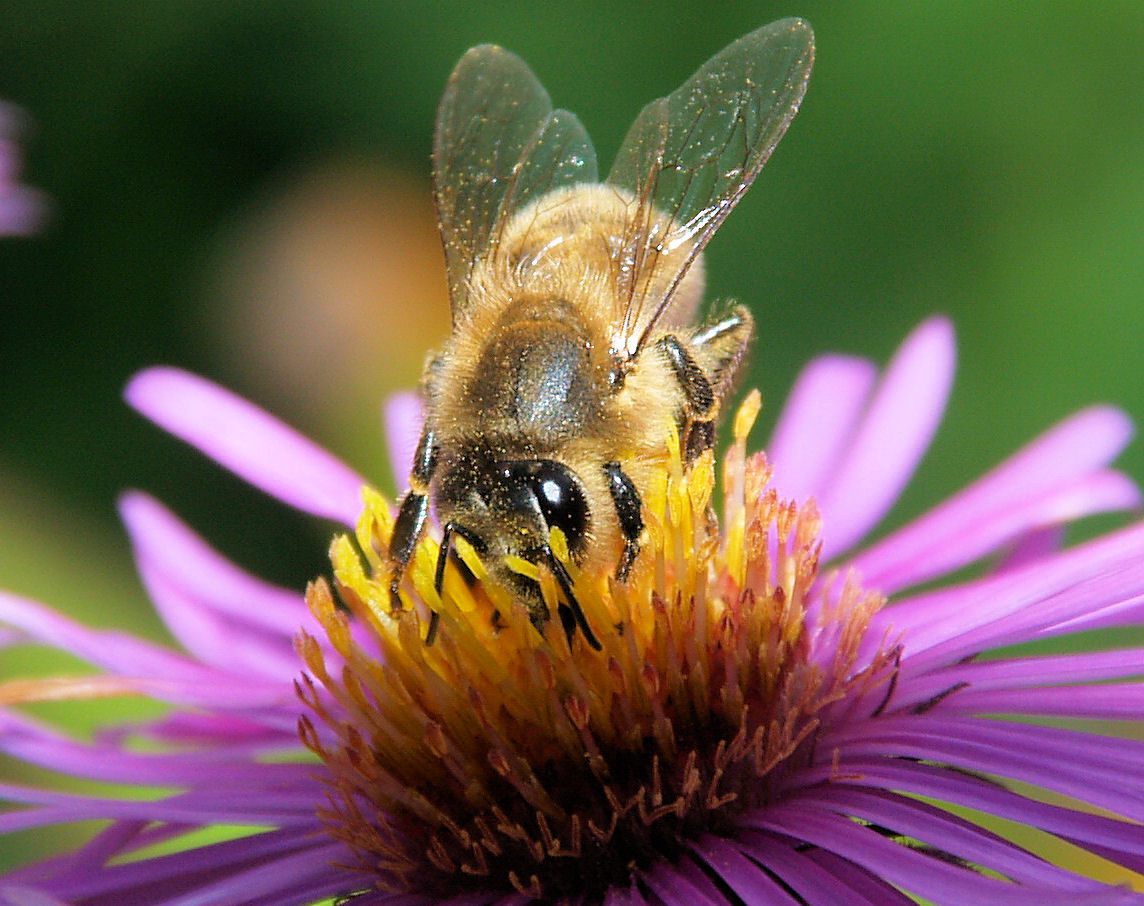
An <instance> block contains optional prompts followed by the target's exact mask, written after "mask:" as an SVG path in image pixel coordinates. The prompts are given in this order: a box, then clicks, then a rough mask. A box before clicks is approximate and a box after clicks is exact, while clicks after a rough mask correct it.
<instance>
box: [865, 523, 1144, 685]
mask: <svg viewBox="0 0 1144 906" xmlns="http://www.w3.org/2000/svg"><path fill="white" fill-rule="evenodd" d="M1142 594H1144V525H1137V526H1134V527H1132V528H1128V529H1123V530H1121V531H1119V532H1116V533H1113V534H1111V535H1107V536H1105V537H1103V538H1100V539H1098V540H1096V541H1091V542H1089V543H1087V544H1084V545H1079V546H1078V547H1075V548H1071V549H1069V550H1066V551H1063V552H1061V553H1058V554H1054V555H1052V556H1050V557H1046V558H1044V559H1043V560H1041V561H1039V562H1037V563H1033V564H1030V565H1029V566H1027V567H1024V568H1021V569H1013V570H1008V571H1006V572H1005V573H1002V574H1000V575H997V576H993V577H990V578H987V579H981V580H977V581H974V582H967V583H965V584H963V585H959V586H953V587H950V588H944V589H939V590H936V591H932V592H927V593H925V594H922V595H918V596H916V597H913V598H910V599H907V600H903V601H900V602H898V603H896V604H894V605H893V606H891V607H887V608H884V609H883V610H881V611H879V612H878V613H877V614H875V615H874V618H873V619H872V620H871V625H870V630H869V632H868V633H867V638H868V639H871V640H880V639H882V638H886V639H897V638H899V637H900V638H903V639H904V641H905V644H906V646H907V650H908V652H909V660H908V662H907V663H905V664H904V667H906V668H907V669H908V671H914V672H920V671H923V670H925V669H932V668H933V667H935V666H944V665H946V664H949V663H956V662H957V661H959V660H961V659H962V658H964V657H968V656H970V655H972V654H976V653H977V652H980V651H988V650H989V649H991V648H995V647H998V646H1001V645H1006V644H1017V643H1020V642H1024V641H1028V640H1029V638H1030V637H1032V636H1034V635H1035V634H1037V633H1045V634H1060V633H1063V632H1066V631H1075V629H1079V628H1083V625H1084V624H1082V623H1077V625H1076V626H1075V628H1072V627H1070V623H1073V622H1075V621H1088V622H1091V621H1092V620H1094V619H1101V618H1104V617H1105V616H1107V614H1108V611H1109V609H1112V612H1113V613H1115V611H1116V610H1117V609H1122V610H1125V613H1124V614H1122V616H1124V617H1129V616H1132V615H1133V613H1134V608H1135V609H1138V608H1139V607H1140V598H1141V595H1142ZM873 644H878V642H874V643H873Z"/></svg>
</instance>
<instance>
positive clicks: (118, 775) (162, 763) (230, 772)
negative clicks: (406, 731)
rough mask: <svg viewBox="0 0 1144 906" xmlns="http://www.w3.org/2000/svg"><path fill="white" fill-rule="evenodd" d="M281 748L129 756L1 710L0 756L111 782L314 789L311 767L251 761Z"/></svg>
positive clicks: (218, 748) (240, 747) (221, 748)
mask: <svg viewBox="0 0 1144 906" xmlns="http://www.w3.org/2000/svg"><path fill="white" fill-rule="evenodd" d="M295 747H296V746H295ZM284 748H286V745H285V741H281V742H280V743H279V744H278V745H277V746H274V747H270V746H259V747H254V748H253V750H251V749H250V748H249V747H247V746H243V745H238V746H234V747H224V746H216V747H212V748H203V749H197V750H192V751H188V752H166V753H164V752H146V753H141V752H133V751H129V750H127V749H125V748H123V747H122V746H116V745H106V744H102V743H85V742H79V741H77V740H74V739H70V738H68V737H66V736H63V735H61V734H59V733H57V732H55V731H53V730H51V729H49V728H47V727H44V726H42V725H40V724H38V723H36V722H34V721H32V720H31V719H30V718H27V717H24V716H22V715H20V714H17V713H15V712H12V711H10V710H0V752H5V753H6V754H8V755H11V756H12V757H13V758H18V759H20V760H23V761H27V762H29V763H31V764H35V765H38V766H40V767H42V768H47V769H49V770H52V771H57V772H59V773H61V774H67V775H70V776H73V777H84V778H87V779H90V780H101V781H106V782H109V783H126V784H135V785H150V786H166V787H193V786H194V785H196V784H197V783H201V782H202V781H203V780H204V779H206V778H211V779H212V780H213V781H214V782H217V783H218V784H219V786H220V788H222V789H227V788H230V789H243V788H245V789H247V790H248V791H253V790H265V789H278V790H288V789H291V788H298V787H301V788H303V789H312V788H313V784H314V782H315V781H314V773H315V767H314V765H313V764H289V763H275V764H265V763H262V762H260V761H257V760H256V758H255V756H256V755H266V754H269V753H271V752H281V751H282V750H283V749H284ZM252 795H253V793H252Z"/></svg>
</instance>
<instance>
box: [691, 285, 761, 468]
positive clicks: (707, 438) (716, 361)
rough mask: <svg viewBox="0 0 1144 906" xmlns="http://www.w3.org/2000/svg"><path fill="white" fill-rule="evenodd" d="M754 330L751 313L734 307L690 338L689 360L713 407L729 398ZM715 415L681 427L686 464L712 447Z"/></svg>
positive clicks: (701, 417) (739, 307) (700, 418)
mask: <svg viewBox="0 0 1144 906" xmlns="http://www.w3.org/2000/svg"><path fill="white" fill-rule="evenodd" d="M754 328H755V321H754V319H753V318H752V317H751V313H750V312H749V311H748V310H747V309H746V308H745V307H744V306H742V305H736V306H735V307H734V308H732V309H731V310H730V311H729V312H727V314H726V315H725V316H724V317H722V318H720V319H718V320H716V321H713V322H711V323H709V324H706V325H705V326H704V327H703V328H702V329H701V330H700V331H699V332H698V333H697V334H695V335H694V336H693V337H692V338H691V353H692V356H693V358H694V359H695V362H696V364H697V367H698V368H699V369H700V370H701V371H702V372H703V374H704V376H705V377H706V379H707V381H708V385H709V386H710V388H711V394H712V397H713V398H714V400H715V402H716V403H717V402H719V401H720V400H723V399H725V398H726V397H727V396H728V395H729V394H730V392H731V386H732V385H733V384H734V382H735V377H736V376H737V375H738V373H739V367H740V366H741V365H742V363H743V358H744V355H745V353H746V351H747V346H749V345H750V342H751V336H752V334H753V333H754ZM712 408H713V409H714V408H715V407H714V406H713V407H712ZM715 414H716V413H715V412H711V413H709V415H708V416H707V417H703V416H700V417H699V418H696V419H694V420H692V421H691V422H690V423H689V424H686V425H685V426H684V430H683V451H684V452H683V455H684V460H685V461H686V462H691V461H692V460H694V459H695V458H696V457H697V456H698V455H699V454H700V453H702V452H703V451H704V450H709V449H710V448H711V447H713V446H715V420H714V416H715Z"/></svg>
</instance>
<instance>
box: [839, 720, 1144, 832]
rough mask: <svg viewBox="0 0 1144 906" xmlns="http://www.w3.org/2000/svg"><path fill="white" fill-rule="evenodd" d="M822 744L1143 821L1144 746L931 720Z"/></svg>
mask: <svg viewBox="0 0 1144 906" xmlns="http://www.w3.org/2000/svg"><path fill="white" fill-rule="evenodd" d="M819 744H820V746H822V748H823V750H824V751H828V752H829V751H833V750H834V748H836V747H837V748H838V749H839V750H840V755H841V757H842V758H843V759H846V758H870V757H874V756H898V757H902V758H916V759H921V760H924V761H933V762H938V763H941V764H949V765H951V766H953V767H956V768H961V769H963V770H968V771H977V772H981V773H988V774H991V775H997V776H1002V777H1009V778H1012V779H1013V780H1019V781H1023V782H1025V783H1031V784H1034V785H1036V786H1040V787H1043V788H1044V789H1048V790H1054V791H1056V792H1058V793H1061V794H1063V795H1065V796H1071V797H1073V798H1075V799H1077V800H1078V801H1081V802H1089V803H1091V804H1093V805H1096V806H1100V807H1101V808H1105V809H1108V810H1109V811H1110V812H1113V813H1115V814H1119V815H1123V816H1124V817H1126V818H1130V819H1132V820H1134V821H1140V820H1142V819H1144V743H1140V742H1136V741H1135V740H1127V739H1120V738H1116V739H1113V738H1110V737H1106V736H1099V735H1093V734H1088V733H1080V732H1076V731H1071V730H1062V729H1058V728H1056V727H1039V726H1033V725H1028V724H1010V723H1002V722H1000V721H993V720H979V719H970V718H940V717H938V716H935V715H933V714H926V715H909V716H897V715H896V716H890V717H885V716H883V717H881V718H879V719H878V720H876V721H861V722H859V723H858V724H857V725H856V726H854V727H850V728H846V727H836V728H833V729H832V730H830V731H829V732H827V733H825V734H823V737H822V739H821V740H820V743H819Z"/></svg>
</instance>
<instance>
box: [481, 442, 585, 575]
mask: <svg viewBox="0 0 1144 906" xmlns="http://www.w3.org/2000/svg"><path fill="white" fill-rule="evenodd" d="M489 477H490V478H492V479H493V480H492V481H491V482H490V483H489V485H488V486H487V488H485V489H482V490H485V491H486V494H485V495H483V496H485V500H486V503H487V504H488V506H489V509H490V510H491V511H492V512H494V513H500V514H502V516H504V517H507V518H508V519H509V520H510V521H511V522H513V523H515V524H516V525H517V526H519V530H520V531H521V534H522V535H525V536H531V537H530V539H529V543H528V544H525V545H522V550H521V551H520V552H521V553H522V554H523V555H525V556H528V555H529V554H531V553H532V552H533V550H530V548H531V549H536V550H539V549H540V548H543V547H544V546H546V545H547V544H548V535H549V532H550V531H551V530H552V529H554V528H558V529H560V531H561V532H563V533H564V537H565V539H567V542H568V550H569V552H570V553H571V554H572V556H573V557H576V556H578V555H579V554H580V553H582V552H583V550H584V547H585V545H586V543H587V540H588V524H589V518H590V517H589V513H588V500H587V497H586V496H585V494H584V488H583V486H582V485H581V484H580V480H579V478H577V477H576V474H575V473H574V472H573V471H572V470H571V469H569V468H568V467H567V466H565V465H563V464H562V463H559V462H556V461H555V460H552V459H526V460H516V461H509V462H498V463H496V466H495V476H489Z"/></svg>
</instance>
